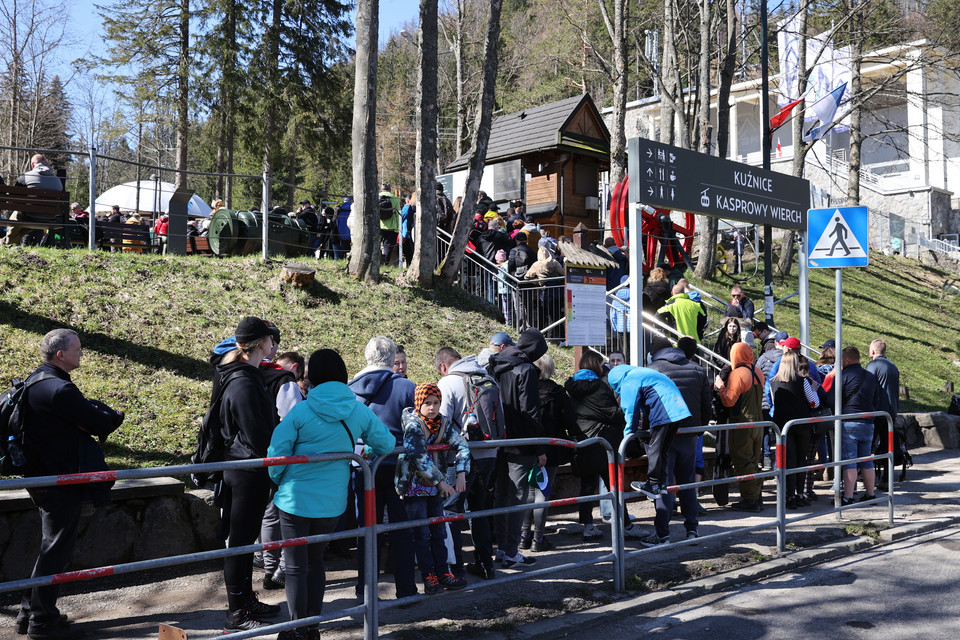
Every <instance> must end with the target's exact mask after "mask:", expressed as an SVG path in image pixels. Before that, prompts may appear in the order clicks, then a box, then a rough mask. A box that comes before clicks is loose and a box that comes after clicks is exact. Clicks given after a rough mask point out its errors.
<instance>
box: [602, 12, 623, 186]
mask: <svg viewBox="0 0 960 640" xmlns="http://www.w3.org/2000/svg"><path fill="white" fill-rule="evenodd" d="M599 2H600V9H601V12H602V13H603V17H604V20H605V21H606V22H607V30H608V31H609V32H610V37H611V39H612V40H613V78H612V79H613V128H612V130H611V132H610V184H617V183H618V182H620V181H621V180H623V176H624V175H626V173H627V136H626V131H625V128H626V123H625V117H626V112H627V88H628V86H629V78H628V75H627V73H628V69H627V20H629V16H630V6H629V5H628V4H627V0H614V2H613V25H612V27H613V28H612V29H611V28H610V27H611V25H610V23H609V20H607V9H606V4H605V0H599Z"/></svg>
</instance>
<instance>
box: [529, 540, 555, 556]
mask: <svg viewBox="0 0 960 640" xmlns="http://www.w3.org/2000/svg"><path fill="white" fill-rule="evenodd" d="M550 549H553V543H552V542H550V541H549V540H547V539H546V538H544V537H540V538H534V539H533V544H532V545H530V550H531V551H533V552H534V553H543V552H544V551H550Z"/></svg>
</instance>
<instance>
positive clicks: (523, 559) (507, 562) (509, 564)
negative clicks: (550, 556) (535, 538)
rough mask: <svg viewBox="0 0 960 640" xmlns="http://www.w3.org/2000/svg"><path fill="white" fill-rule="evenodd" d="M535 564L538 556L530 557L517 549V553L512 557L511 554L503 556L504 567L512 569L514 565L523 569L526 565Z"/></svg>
mask: <svg viewBox="0 0 960 640" xmlns="http://www.w3.org/2000/svg"><path fill="white" fill-rule="evenodd" d="M535 564H537V559H536V558H528V557H527V556H525V555H523V554H522V553H520V552H519V551H517V555H515V556H514V557H512V558H511V557H510V556H503V568H504V569H512V568H514V567H515V568H517V569H523V568H524V567H532V566H533V565H535Z"/></svg>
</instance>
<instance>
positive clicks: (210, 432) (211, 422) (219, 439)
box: [190, 372, 238, 489]
mask: <svg viewBox="0 0 960 640" xmlns="http://www.w3.org/2000/svg"><path fill="white" fill-rule="evenodd" d="M237 374H238V372H233V373H230V374H228V375H227V376H226V377H225V378H224V379H223V380H221V381H220V386H219V387H218V388H217V393H216V395H215V396H214V397H213V398H212V399H211V400H210V408H209V409H207V415H205V416H204V417H203V423H202V424H201V425H200V431H199V432H197V450H196V451H195V452H194V454H193V455H192V456H190V462H191V463H193V464H204V463H207V462H223V461H224V460H225V459H226V452H227V449H229V448H230V445H231V444H232V443H233V440H232V439H231V440H229V441H227V440H225V439H224V437H223V422H222V421H221V420H220V402H221V400H223V392H224V389H226V388H227V384H228V383H229V382H230V381H231V380H233V378H234V377H237ZM222 478H223V472H222V471H197V472H194V473H191V474H190V479H191V480H193V483H194V484H195V485H197V487H198V488H200V489H202V488H203V487H204V486H205V485H206V484H207V483H211V484H216V483H218V482H220V480H221V479H222Z"/></svg>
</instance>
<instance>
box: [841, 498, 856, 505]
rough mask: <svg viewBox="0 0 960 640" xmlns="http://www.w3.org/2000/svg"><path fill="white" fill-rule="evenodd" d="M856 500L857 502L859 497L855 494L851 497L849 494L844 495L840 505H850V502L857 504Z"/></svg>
mask: <svg viewBox="0 0 960 640" xmlns="http://www.w3.org/2000/svg"><path fill="white" fill-rule="evenodd" d="M856 502H857V499H856V498H854V497H853V496H850V497H849V498H848V497H847V496H843V497H841V498H840V506H841V507H845V506H847V505H849V504H855V503H856Z"/></svg>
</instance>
